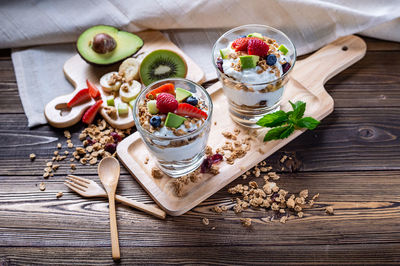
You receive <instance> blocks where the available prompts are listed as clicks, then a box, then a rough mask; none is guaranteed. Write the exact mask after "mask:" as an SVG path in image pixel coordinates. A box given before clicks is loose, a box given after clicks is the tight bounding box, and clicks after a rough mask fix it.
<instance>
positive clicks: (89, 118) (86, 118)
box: [82, 100, 103, 125]
mask: <svg viewBox="0 0 400 266" xmlns="http://www.w3.org/2000/svg"><path fill="white" fill-rule="evenodd" d="M102 104H103V100H98V101H97V102H96V103H95V104H93V105H92V106H90V108H89V109H88V110H87V111H86V112H85V114H84V115H83V118H82V122H83V123H85V124H88V125H89V124H91V123H92V122H93V120H94V118H95V117H96V114H97V112H98V111H99V109H100V107H101V105H102Z"/></svg>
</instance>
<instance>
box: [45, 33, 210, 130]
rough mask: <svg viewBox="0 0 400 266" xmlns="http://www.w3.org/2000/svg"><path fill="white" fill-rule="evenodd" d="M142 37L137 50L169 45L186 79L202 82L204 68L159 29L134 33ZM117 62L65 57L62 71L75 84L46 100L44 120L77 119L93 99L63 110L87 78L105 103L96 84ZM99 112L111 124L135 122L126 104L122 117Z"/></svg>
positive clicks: (63, 122) (65, 123)
mask: <svg viewBox="0 0 400 266" xmlns="http://www.w3.org/2000/svg"><path fill="white" fill-rule="evenodd" d="M137 35H138V36H140V37H141V38H142V39H143V41H144V45H143V47H142V48H141V49H140V50H139V52H138V53H142V52H151V51H154V50H157V49H169V50H172V51H175V52H176V53H178V54H180V55H181V56H182V57H183V58H184V59H185V61H186V64H187V67H188V72H187V76H186V78H187V79H190V80H193V81H195V82H197V83H202V82H204V79H205V74H204V71H203V70H202V69H201V68H200V67H199V66H198V65H196V63H194V62H193V60H192V59H190V57H188V56H187V55H185V54H184V53H183V52H182V50H180V49H179V48H178V47H177V46H176V45H175V44H173V43H172V42H171V41H170V40H168V39H167V38H165V37H164V35H163V34H162V33H161V32H159V31H143V32H139V33H137ZM118 68H119V64H114V65H112V66H108V67H104V66H92V65H90V64H88V63H86V62H85V61H84V60H83V59H82V58H81V57H80V56H79V55H78V54H77V55H75V56H73V57H72V58H70V59H69V60H67V62H65V64H64V74H65V77H66V78H67V79H68V80H69V81H70V82H71V84H72V85H73V86H74V87H75V90H74V91H73V92H71V93H70V94H67V95H63V96H59V97H56V98H54V99H53V100H52V101H50V102H49V103H48V104H47V105H46V107H45V110H44V114H45V116H46V119H47V121H48V122H49V124H50V125H52V126H54V127H58V128H65V127H69V126H72V125H74V124H76V123H78V122H79V121H80V120H81V117H82V115H83V114H84V112H85V111H86V109H87V108H88V107H89V106H91V105H92V104H94V102H95V101H94V100H93V99H92V100H91V101H88V102H86V103H84V104H80V105H78V106H75V107H73V108H71V109H70V111H67V112H66V111H65V108H66V107H67V103H68V101H69V100H70V99H72V97H73V96H74V95H75V94H76V93H77V92H78V91H80V90H81V89H83V88H86V87H87V86H86V79H89V80H90V81H91V82H92V83H94V84H95V85H96V86H97V87H98V89H99V90H100V92H101V96H102V98H103V101H104V103H103V106H106V105H107V103H106V100H105V93H104V92H103V90H102V89H101V86H100V78H101V76H103V75H104V74H106V73H108V72H111V71H118ZM120 101H121V100H120V99H119V97H118V98H117V99H116V100H115V103H116V104H117V103H118V102H120ZM100 114H101V115H102V116H103V117H104V119H105V120H106V121H107V122H108V123H109V124H110V125H111V126H113V127H114V128H120V129H125V128H130V127H132V126H134V125H135V123H134V121H133V115H132V110H131V108H129V114H128V115H126V116H123V117H118V118H117V119H113V118H111V117H110V116H109V115H107V114H106V112H105V110H103V109H102V110H100Z"/></svg>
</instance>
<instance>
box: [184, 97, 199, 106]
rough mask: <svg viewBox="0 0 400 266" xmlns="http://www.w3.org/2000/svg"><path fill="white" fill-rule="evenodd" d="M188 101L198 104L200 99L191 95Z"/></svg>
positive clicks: (191, 103)
mask: <svg viewBox="0 0 400 266" xmlns="http://www.w3.org/2000/svg"><path fill="white" fill-rule="evenodd" d="M186 103H188V104H190V105H193V106H196V105H197V104H198V103H199V101H198V100H197V99H196V97H193V96H190V97H189V98H187V99H186Z"/></svg>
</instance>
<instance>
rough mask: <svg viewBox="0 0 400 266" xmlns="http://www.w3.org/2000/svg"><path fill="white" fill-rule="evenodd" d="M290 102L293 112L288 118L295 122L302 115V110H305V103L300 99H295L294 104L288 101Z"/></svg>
mask: <svg viewBox="0 0 400 266" xmlns="http://www.w3.org/2000/svg"><path fill="white" fill-rule="evenodd" d="M289 102H290V101H289ZM290 104H291V105H292V108H293V113H292V114H291V115H290V119H291V120H292V121H293V122H296V121H297V120H299V119H300V118H302V117H303V115H304V112H305V111H306V103H305V102H302V101H297V102H296V103H294V104H293V103H292V102H290Z"/></svg>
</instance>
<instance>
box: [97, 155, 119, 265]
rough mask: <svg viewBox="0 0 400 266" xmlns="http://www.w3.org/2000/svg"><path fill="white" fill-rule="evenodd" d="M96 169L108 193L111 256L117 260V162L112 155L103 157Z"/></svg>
mask: <svg viewBox="0 0 400 266" xmlns="http://www.w3.org/2000/svg"><path fill="white" fill-rule="evenodd" d="M97 171H98V173H99V177H100V181H101V183H102V184H103V186H104V188H105V190H106V192H107V195H108V203H109V209H110V232H111V248H112V257H113V259H114V260H119V259H120V257H121V255H120V252H119V242H118V230H117V218H116V215H115V190H116V189H117V185H118V179H119V171H120V166H119V162H118V160H117V159H115V158H114V157H106V158H103V159H102V160H101V161H100V163H99V166H98V169H97Z"/></svg>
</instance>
